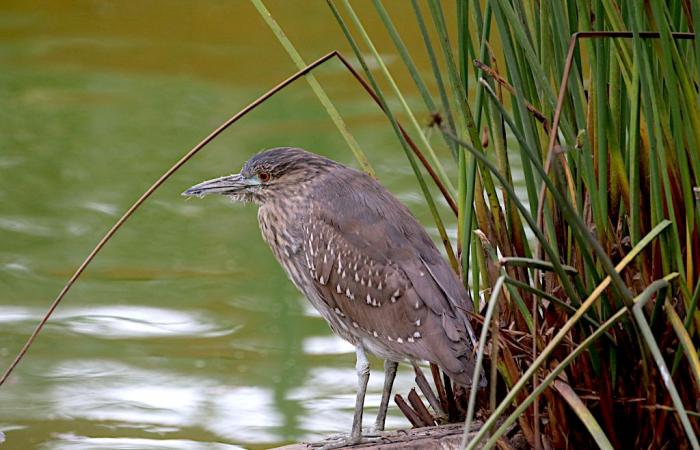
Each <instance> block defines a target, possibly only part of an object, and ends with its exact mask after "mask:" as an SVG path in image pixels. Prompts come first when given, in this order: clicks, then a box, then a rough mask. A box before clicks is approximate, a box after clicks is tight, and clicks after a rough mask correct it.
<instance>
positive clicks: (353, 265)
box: [183, 147, 474, 444]
mask: <svg viewBox="0 0 700 450" xmlns="http://www.w3.org/2000/svg"><path fill="white" fill-rule="evenodd" d="M207 194H222V195H227V196H229V197H231V198H232V199H233V200H237V201H242V202H254V203H256V204H258V205H259V206H260V208H259V210H258V221H259V223H260V230H261V231H262V236H263V238H264V239H265V241H266V242H267V243H268V245H269V246H270V248H271V249H272V252H273V253H274V255H275V257H276V258H277V260H278V261H279V263H280V264H281V265H282V266H283V267H284V269H285V270H286V272H287V274H288V275H289V278H290V279H291V280H292V282H294V284H295V285H296V287H297V288H298V289H299V290H300V291H301V292H303V293H304V295H305V296H306V297H307V298H308V299H309V301H310V302H311V303H312V304H313V306H314V307H315V308H316V309H317V310H318V311H319V313H321V315H322V316H323V318H324V319H326V321H327V322H328V324H329V325H330V327H331V329H332V330H333V332H335V334H337V335H338V336H340V337H342V338H343V339H345V340H347V341H349V342H350V343H352V344H353V345H354V346H355V348H356V354H357V365H356V369H357V376H358V390H357V399H356V403H355V415H354V420H353V424H352V431H351V434H350V436H349V437H348V439H347V440H346V441H345V442H343V444H353V443H358V442H361V441H362V409H363V405H364V397H365V391H366V389H367V381H368V380H369V362H368V360H367V356H366V354H365V353H366V352H370V353H372V354H374V355H376V356H378V357H380V358H382V359H384V360H385V364H384V368H385V381H384V392H383V394H382V399H381V402H380V406H379V414H378V415H377V420H376V422H375V429H376V430H378V431H381V430H383V429H384V423H385V419H386V411H387V405H388V403H389V396H390V395H391V388H392V385H393V382H394V377H395V375H396V368H397V365H398V362H399V361H402V360H405V359H408V360H411V361H416V360H427V361H430V362H433V363H436V364H437V365H438V366H440V368H441V369H442V370H443V371H444V372H445V373H447V374H448V375H449V376H450V378H452V379H453V380H454V381H455V382H457V383H459V384H461V385H465V386H469V385H471V383H472V379H471V376H472V372H473V363H472V359H471V350H472V348H473V343H474V342H473V341H474V337H473V332H472V331H471V327H470V325H469V322H468V320H467V317H466V314H465V312H464V310H465V309H467V310H468V309H471V308H470V302H469V301H467V292H466V291H465V289H464V286H463V285H462V283H460V281H459V280H458V279H457V277H456V275H455V273H454V272H453V271H452V270H451V269H450V267H449V265H448V264H447V263H446V262H445V260H444V259H443V258H442V257H441V255H440V253H439V252H438V250H437V249H436V248H435V245H434V244H433V242H432V241H431V240H430V237H429V236H428V234H427V233H426V232H425V230H424V229H423V228H422V227H421V226H420V225H419V224H418V222H417V221H416V219H415V218H414V217H413V216H412V215H411V213H410V212H409V211H408V209H407V208H406V207H405V206H404V205H402V204H401V203H400V202H399V201H398V200H397V199H396V198H395V197H394V196H393V195H391V194H390V193H389V191H387V190H386V189H384V187H382V186H381V185H380V184H379V183H378V182H376V181H375V180H374V179H372V178H371V177H369V176H367V175H366V174H364V173H362V172H360V171H357V170H355V169H352V168H349V167H346V166H344V165H342V164H339V163H337V162H334V161H331V160H330V159H327V158H324V157H321V156H318V155H315V154H313V153H309V152H307V151H305V150H302V149H299V148H286V147H285V148H274V149H270V150H266V151H263V152H261V153H259V154H257V155H255V156H253V157H252V158H251V159H250V160H249V161H248V162H247V163H245V165H244V166H243V169H242V170H241V173H239V174H235V175H229V176H225V177H221V178H216V179H213V180H209V181H205V182H203V183H200V184H198V185H196V186H192V187H191V188H189V189H188V190H187V191H185V192H184V193H183V195H188V196H203V195H207Z"/></svg>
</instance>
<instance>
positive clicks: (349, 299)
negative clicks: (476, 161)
mask: <svg viewBox="0 0 700 450" xmlns="http://www.w3.org/2000/svg"><path fill="white" fill-rule="evenodd" d="M360 181H362V182H363V183H365V184H366V185H365V186H362V188H361V189H357V186H356V183H357V182H358V180H357V179H355V180H353V182H354V183H355V189H352V190H350V189H346V190H343V187H342V186H340V187H339V186H334V187H335V189H331V191H333V192H336V193H338V194H337V195H336V197H335V198H334V199H333V201H330V202H329V201H324V202H322V203H323V204H324V205H326V206H327V207H326V208H325V209H323V210H321V209H314V210H312V211H311V212H310V213H309V216H308V217H306V218H305V219H304V220H303V223H302V224H301V228H302V231H303V235H304V253H305V259H306V264H307V267H308V268H309V270H310V272H311V275H312V278H313V279H314V282H315V287H316V289H317V291H318V292H319V293H320V294H321V297H322V298H323V299H324V301H325V302H326V303H327V304H328V306H329V308H331V309H332V310H333V311H334V312H335V314H337V316H338V318H339V319H340V320H341V322H343V323H345V324H346V326H347V327H348V328H350V329H354V331H353V333H354V334H356V335H358V334H359V335H361V336H366V338H367V339H368V340H369V341H372V340H373V341H374V342H380V343H382V345H384V346H385V347H386V348H388V349H390V350H391V351H393V352H394V353H395V354H397V355H404V356H405V357H409V358H420V359H426V360H429V361H433V362H436V363H438V364H439V365H440V366H441V367H442V368H443V369H444V370H446V371H447V372H448V373H449V374H450V375H451V376H453V378H455V379H456V381H459V382H462V383H463V384H469V382H470V377H471V367H472V366H471V361H470V358H469V353H470V350H471V343H470V341H469V337H468V326H469V325H468V322H467V321H466V318H465V315H464V313H463V312H462V311H459V306H458V305H459V304H460V303H461V304H463V305H466V304H467V302H466V292H465V291H464V288H463V287H461V283H459V280H457V278H456V276H455V275H454V273H451V272H449V271H450V270H451V269H450V268H449V266H448V265H447V264H446V263H445V261H444V260H443V259H442V257H441V256H440V254H439V252H438V251H437V249H435V247H434V245H433V243H432V241H430V238H429V237H428V236H427V234H426V233H425V231H424V230H423V229H422V228H421V227H420V225H419V224H418V223H417V222H416V221H415V219H414V218H413V216H411V214H410V213H409V212H408V210H407V209H406V208H405V207H404V206H403V205H401V204H400V203H399V202H398V201H397V200H396V199H395V198H394V197H393V196H391V195H390V194H389V193H388V192H387V191H386V190H384V189H383V188H382V187H381V186H380V185H378V184H377V183H375V182H374V181H373V180H369V179H368V178H367V179H364V178H363V179H361V180H360ZM325 191H326V192H327V191H329V190H328V189H326V190H325ZM358 192H359V193H360V194H359V195H358ZM326 200H327V199H326Z"/></svg>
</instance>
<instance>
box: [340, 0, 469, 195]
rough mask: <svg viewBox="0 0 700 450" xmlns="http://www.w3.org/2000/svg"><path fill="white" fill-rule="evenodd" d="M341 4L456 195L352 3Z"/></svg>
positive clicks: (441, 177)
mask: <svg viewBox="0 0 700 450" xmlns="http://www.w3.org/2000/svg"><path fill="white" fill-rule="evenodd" d="M341 2H342V3H343V5H344V6H345V10H346V11H347V12H348V14H349V16H350V20H351V21H352V23H353V25H354V26H355V28H356V29H357V32H358V33H359V34H360V36H362V40H364V41H365V44H366V45H367V47H368V48H369V49H370V51H371V52H372V55H374V58H375V60H376V61H377V64H379V68H380V69H381V71H382V73H383V74H384V77H385V78H386V79H387V81H388V82H389V86H390V87H391V90H392V91H393V93H394V95H395V96H396V98H397V99H398V100H399V102H400V103H401V106H402V107H403V109H404V111H405V112H406V115H407V116H408V120H409V122H410V123H411V126H412V127H413V128H414V130H415V133H416V135H417V136H418V138H419V140H420V142H421V143H422V144H423V147H424V148H425V149H426V151H427V152H428V155H430V158H431V160H432V162H433V165H434V166H435V170H436V171H437V173H438V174H439V176H440V179H441V180H442V182H443V183H444V184H445V186H447V188H448V189H449V190H450V192H451V193H452V194H454V193H455V188H454V185H453V184H452V182H451V180H450V177H449V176H448V175H447V172H445V169H444V167H443V166H442V163H440V159H439V158H438V157H437V154H436V153H435V150H433V146H432V145H431V144H430V141H428V138H427V137H426V135H425V132H424V131H423V127H421V126H420V124H419V123H418V120H417V119H416V116H415V114H414V113H413V110H412V109H411V107H410V106H408V102H407V101H406V98H405V97H404V95H403V93H402V92H401V90H400V89H399V87H398V85H397V84H396V81H395V80H394V77H393V76H392V75H391V72H389V68H388V67H387V66H386V64H385V63H384V60H383V59H382V57H381V55H380V54H379V51H378V50H377V48H376V47H375V45H374V42H372V39H371V38H370V37H369V34H367V30H365V27H364V26H363V25H362V22H361V21H360V18H359V17H358V16H357V14H356V13H355V10H354V9H353V7H352V5H351V4H350V2H349V1H348V0H342V1H341ZM375 2H377V0H375Z"/></svg>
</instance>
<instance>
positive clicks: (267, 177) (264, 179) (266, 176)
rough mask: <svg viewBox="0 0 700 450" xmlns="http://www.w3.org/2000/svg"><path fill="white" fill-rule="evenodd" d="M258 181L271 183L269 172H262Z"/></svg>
mask: <svg viewBox="0 0 700 450" xmlns="http://www.w3.org/2000/svg"><path fill="white" fill-rule="evenodd" d="M258 179H259V180H260V181H262V182H263V183H266V182H268V181H270V174H269V173H267V172H260V173H259V174H258Z"/></svg>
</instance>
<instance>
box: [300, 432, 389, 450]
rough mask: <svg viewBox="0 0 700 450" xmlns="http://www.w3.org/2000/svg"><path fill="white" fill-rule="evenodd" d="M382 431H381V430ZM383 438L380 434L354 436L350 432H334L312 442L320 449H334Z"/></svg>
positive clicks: (313, 445)
mask: <svg viewBox="0 0 700 450" xmlns="http://www.w3.org/2000/svg"><path fill="white" fill-rule="evenodd" d="M380 433H381V432H380ZM380 439H381V435H380V434H374V433H367V434H365V433H363V434H362V435H360V436H352V435H348V434H343V433H341V434H334V435H332V436H329V437H327V438H326V439H324V440H322V441H318V442H313V443H311V447H313V448H314V449H318V450H332V449H338V448H345V447H352V446H354V445H359V444H370V443H373V442H378V441H379V440H380Z"/></svg>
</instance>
